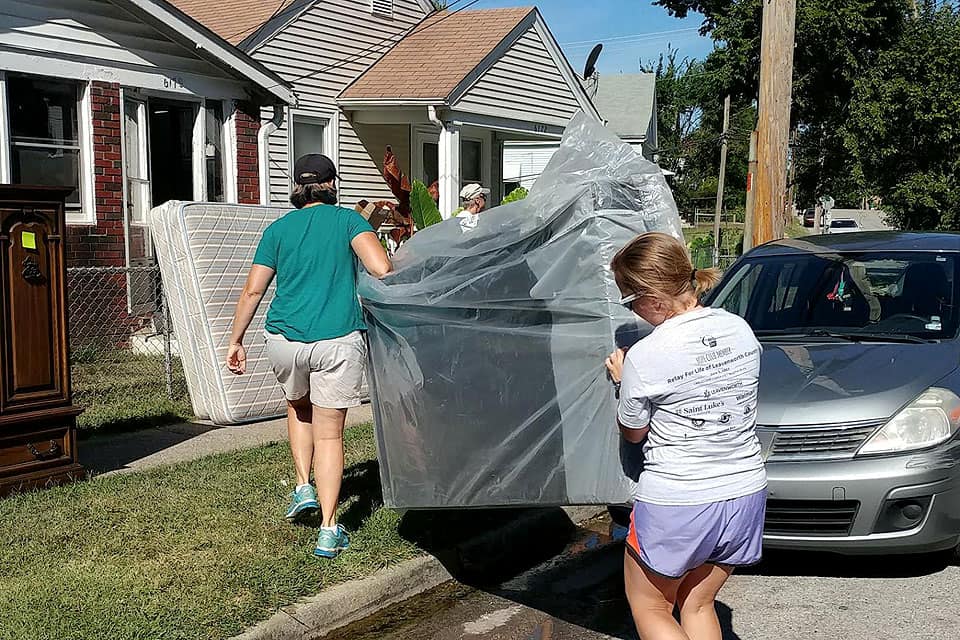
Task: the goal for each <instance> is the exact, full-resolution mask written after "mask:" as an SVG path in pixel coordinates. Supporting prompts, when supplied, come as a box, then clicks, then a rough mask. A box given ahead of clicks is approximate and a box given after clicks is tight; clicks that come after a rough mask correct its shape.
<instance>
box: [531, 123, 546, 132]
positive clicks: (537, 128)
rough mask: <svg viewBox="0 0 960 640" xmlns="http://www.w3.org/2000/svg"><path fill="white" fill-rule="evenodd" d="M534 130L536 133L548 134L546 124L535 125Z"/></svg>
mask: <svg viewBox="0 0 960 640" xmlns="http://www.w3.org/2000/svg"><path fill="white" fill-rule="evenodd" d="M533 130H534V132H535V133H546V132H547V125H545V124H535V125H533Z"/></svg>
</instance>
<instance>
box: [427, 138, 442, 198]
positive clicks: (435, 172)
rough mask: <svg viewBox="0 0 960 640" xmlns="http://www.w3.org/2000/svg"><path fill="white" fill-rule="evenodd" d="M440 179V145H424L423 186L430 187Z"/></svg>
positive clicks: (428, 143)
mask: <svg viewBox="0 0 960 640" xmlns="http://www.w3.org/2000/svg"><path fill="white" fill-rule="evenodd" d="M439 179H440V143H438V142H424V143H423V184H425V185H427V186H428V187H429V186H430V185H432V184H433V183H434V182H436V181H437V180H439Z"/></svg>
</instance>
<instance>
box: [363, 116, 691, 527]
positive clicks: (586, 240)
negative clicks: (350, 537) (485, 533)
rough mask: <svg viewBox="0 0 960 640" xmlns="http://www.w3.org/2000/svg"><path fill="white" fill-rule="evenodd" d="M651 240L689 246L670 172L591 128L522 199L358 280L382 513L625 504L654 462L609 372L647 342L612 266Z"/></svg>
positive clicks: (414, 247) (436, 229) (574, 133)
mask: <svg viewBox="0 0 960 640" xmlns="http://www.w3.org/2000/svg"><path fill="white" fill-rule="evenodd" d="M648 231H660V232H662V233H667V234H670V235H672V236H673V237H675V238H678V239H679V238H681V237H682V232H681V226H680V218H679V215H678V214H677V208H676V204H675V203H674V200H673V196H672V194H671V193H670V189H669V187H668V186H667V184H666V182H665V181H664V178H663V175H662V173H661V172H660V170H659V168H658V167H657V166H656V165H654V164H653V163H651V162H649V161H647V160H645V159H644V158H643V157H642V156H640V155H639V154H637V153H636V152H635V151H634V150H633V149H632V148H631V147H630V146H629V145H627V144H625V143H623V142H622V141H621V140H619V139H618V138H617V137H616V136H615V135H614V134H613V133H612V132H610V131H609V130H608V129H606V128H605V127H604V126H602V125H601V124H600V123H598V122H595V121H593V120H591V119H589V118H587V117H586V116H584V115H582V114H581V115H579V116H577V117H575V118H574V119H573V120H572V121H571V123H570V125H569V126H568V128H567V131H566V133H565V135H564V139H563V141H562V142H561V145H560V148H559V149H558V150H557V152H556V153H555V154H554V155H553V158H552V159H551V160H550V163H549V164H548V166H547V168H546V169H545V170H544V172H543V174H542V175H541V177H540V178H539V179H538V181H537V182H536V183H535V184H534V185H533V188H532V189H531V190H530V193H529V195H528V197H527V198H526V199H525V200H521V201H518V202H514V203H510V204H507V205H504V206H500V207H495V208H493V209H491V210H489V211H486V212H484V213H483V214H481V215H480V216H479V219H478V221H477V224H476V225H464V224H462V223H461V221H460V220H458V219H451V220H447V221H444V222H442V223H440V224H437V225H434V226H431V227H429V228H428V229H425V230H424V231H421V232H419V233H417V234H416V235H415V236H414V237H413V238H412V239H410V240H409V241H407V242H406V243H405V244H404V245H403V246H402V247H401V248H400V249H399V251H398V252H397V255H396V256H395V259H394V261H393V267H394V270H393V273H391V274H390V275H389V276H387V277H386V278H384V279H382V280H377V279H374V278H372V277H369V276H362V277H361V279H360V295H361V299H362V300H363V304H364V311H365V313H366V318H367V326H368V327H369V333H368V338H369V343H370V363H371V367H370V371H369V372H370V382H371V394H372V397H373V400H374V402H373V406H374V411H373V414H374V420H375V422H376V430H375V433H376V437H377V448H378V458H379V461H380V474H381V484H382V486H383V497H384V502H385V504H386V505H387V506H390V507H396V508H403V509H436V508H469V507H504V506H545V505H571V504H618V503H623V502H626V501H627V500H628V499H629V498H630V496H631V494H632V492H633V490H634V488H635V486H636V482H637V479H638V477H639V470H640V469H641V468H642V462H643V457H642V448H641V447H640V445H634V444H628V443H625V442H624V441H623V440H622V439H621V438H620V436H619V433H618V431H617V429H616V409H617V399H616V395H615V394H616V391H615V389H614V386H613V385H612V384H611V381H610V379H609V377H608V375H607V372H606V369H605V367H604V366H603V361H604V359H605V357H606V356H607V355H608V354H609V353H610V352H611V351H613V350H614V348H616V347H617V346H619V347H628V346H630V345H631V344H632V343H634V342H635V341H636V340H637V339H639V338H640V337H641V336H642V335H644V333H645V332H647V331H649V330H650V328H649V326H648V325H646V324H645V323H642V322H638V318H637V317H636V316H635V315H634V314H632V313H630V312H629V311H627V310H626V309H625V308H623V307H622V306H621V305H620V304H619V298H620V291H619V289H618V287H617V285H616V282H615V280H614V278H613V274H612V272H611V270H610V268H609V264H610V260H611V258H613V256H614V255H615V253H616V252H617V251H618V250H619V249H620V248H621V247H622V246H623V245H625V244H626V243H627V242H629V241H630V240H631V239H632V238H633V237H635V236H636V235H638V234H641V233H645V232H648Z"/></svg>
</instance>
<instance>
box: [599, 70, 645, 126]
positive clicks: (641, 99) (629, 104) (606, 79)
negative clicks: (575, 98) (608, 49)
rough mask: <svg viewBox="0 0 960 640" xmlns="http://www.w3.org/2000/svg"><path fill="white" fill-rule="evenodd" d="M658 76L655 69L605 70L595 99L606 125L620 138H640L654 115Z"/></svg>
mask: <svg viewBox="0 0 960 640" xmlns="http://www.w3.org/2000/svg"><path fill="white" fill-rule="evenodd" d="M656 90H657V76H656V74H653V73H621V74H609V75H606V74H602V75H601V76H600V78H599V83H598V85H597V94H596V95H595V96H594V97H593V103H594V104H595V105H596V106H597V111H599V112H600V115H601V116H602V117H603V118H604V119H605V120H606V121H607V126H608V127H609V128H610V129H612V130H613V132H614V133H616V134H617V135H618V136H619V137H621V138H639V137H642V136H646V135H647V132H648V131H649V130H650V120H651V118H655V117H656V114H654V98H655V96H656Z"/></svg>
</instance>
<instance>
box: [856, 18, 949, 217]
mask: <svg viewBox="0 0 960 640" xmlns="http://www.w3.org/2000/svg"><path fill="white" fill-rule="evenodd" d="M938 4H939V3H932V2H930V3H922V4H921V6H920V7H918V15H917V17H916V18H912V19H910V20H909V21H908V24H907V26H906V28H905V31H904V33H903V35H902V37H901V38H900V39H899V41H898V42H897V44H896V46H894V47H893V48H891V49H889V50H887V51H884V52H881V53H880V55H879V56H878V59H877V62H876V64H875V65H874V66H873V67H872V68H871V69H869V70H868V71H867V72H866V73H865V74H864V75H863V77H861V78H860V79H858V80H857V81H856V82H855V86H854V92H853V100H852V103H851V108H850V121H849V122H848V123H847V126H846V127H845V132H846V142H847V144H848V146H849V147H850V148H851V150H852V151H853V153H854V155H855V156H856V158H857V160H858V161H859V163H860V166H861V167H862V168H863V174H864V177H865V179H866V181H867V183H868V184H869V185H870V186H871V187H873V189H874V190H875V191H876V193H877V195H879V196H880V197H881V198H882V199H883V208H884V211H886V212H887V215H888V216H889V217H890V218H891V220H892V221H893V222H894V223H895V224H896V226H898V227H901V228H905V229H957V228H960V184H958V180H960V72H958V70H960V13H958V10H957V9H956V8H955V7H954V6H952V5H949V4H945V5H942V6H937V5H938Z"/></svg>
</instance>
